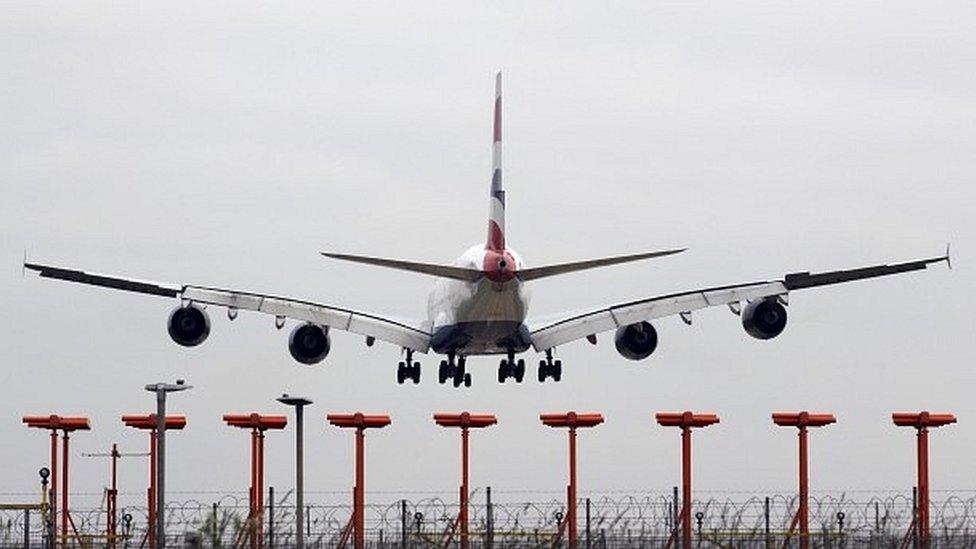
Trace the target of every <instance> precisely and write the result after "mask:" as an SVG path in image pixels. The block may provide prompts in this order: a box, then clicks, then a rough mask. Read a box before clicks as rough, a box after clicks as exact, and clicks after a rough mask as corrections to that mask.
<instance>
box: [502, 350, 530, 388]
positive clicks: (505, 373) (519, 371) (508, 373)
mask: <svg viewBox="0 0 976 549" xmlns="http://www.w3.org/2000/svg"><path fill="white" fill-rule="evenodd" d="M524 377H525V360H523V359H521V358H520V359H518V361H516V360H515V353H513V352H509V353H508V358H507V359H504V358H503V359H502V361H501V363H500V364H499V365H498V383H505V380H507V379H508V378H512V379H514V380H515V382H516V383H522V379H523V378H524Z"/></svg>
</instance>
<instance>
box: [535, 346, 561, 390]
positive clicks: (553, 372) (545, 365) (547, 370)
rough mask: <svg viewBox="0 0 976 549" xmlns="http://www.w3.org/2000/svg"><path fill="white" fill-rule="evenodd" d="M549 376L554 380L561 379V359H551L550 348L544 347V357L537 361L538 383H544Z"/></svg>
mask: <svg viewBox="0 0 976 549" xmlns="http://www.w3.org/2000/svg"><path fill="white" fill-rule="evenodd" d="M550 377H551V378H552V380H553V381H556V382H558V381H559V380H561V379H562V377H563V361H561V360H553V359H552V349H546V359H545V360H540V361H539V383H544V382H545V381H546V378H550Z"/></svg>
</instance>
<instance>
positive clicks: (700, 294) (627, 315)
mask: <svg viewBox="0 0 976 549" xmlns="http://www.w3.org/2000/svg"><path fill="white" fill-rule="evenodd" d="M942 261H945V262H946V263H949V255H948V251H947V252H946V255H945V256H942V257H935V258H930V259H920V260H917V261H908V262H905V263H896V264H893V265H875V266H870V267H862V268H859V269H848V270H841V271H828V272H822V273H812V274H811V273H809V272H801V273H792V274H788V275H786V276H785V277H783V279H782V280H770V281H763V282H752V283H747V284H735V285H731V286H718V287H714V288H704V289H701V290H691V291H687V292H680V293H675V294H668V295H662V296H657V297H651V298H648V299H641V300H637V301H631V302H629V303H621V304H618V305H612V306H610V307H606V308H604V309H598V310H596V311H591V312H589V313H585V314H580V315H575V316H571V317H568V318H564V319H562V320H559V321H556V322H550V323H547V324H543V325H539V326H534V327H532V328H531V334H532V346H533V347H534V348H535V350H536V351H545V350H547V349H552V348H553V347H556V346H557V345H562V344H564V343H568V342H570V341H575V340H577V339H582V338H584V337H588V336H592V335H595V334H598V333H601V332H606V331H609V330H614V329H617V328H620V327H622V326H627V325H628V324H634V323H636V322H642V321H649V320H653V319H655V318H662V317H666V316H671V315H675V314H680V315H682V316H683V317H684V319H685V321H686V322H690V318H691V317H690V314H691V311H695V310H698V309H704V308H706V307H714V306H717V305H728V306H730V307H732V306H735V305H737V304H739V303H742V302H745V301H753V300H757V299H763V298H768V297H781V298H782V299H783V301H785V300H786V296H787V294H789V292H790V291H792V290H801V289H805V288H815V287H817V286H828V285H831V284H839V283H842V282H850V281H853V280H863V279H867V278H875V277H879V276H887V275H893V274H898V273H906V272H910V271H918V270H922V269H925V268H927V267H928V266H929V265H930V264H933V263H939V262H942Z"/></svg>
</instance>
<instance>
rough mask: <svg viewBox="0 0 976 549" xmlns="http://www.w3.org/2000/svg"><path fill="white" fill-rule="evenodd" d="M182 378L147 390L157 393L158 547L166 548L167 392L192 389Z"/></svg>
mask: <svg viewBox="0 0 976 549" xmlns="http://www.w3.org/2000/svg"><path fill="white" fill-rule="evenodd" d="M192 388H193V386H192V385H187V384H186V383H185V382H184V381H183V380H182V379H177V380H176V383H175V384H173V383H165V382H159V383H150V384H149V385H146V390H147V391H149V392H151V393H156V448H157V451H158V452H159V455H158V456H157V463H156V549H165V548H166V532H165V530H164V528H165V522H166V394H167V393H175V392H178V391H185V390H187V389H192Z"/></svg>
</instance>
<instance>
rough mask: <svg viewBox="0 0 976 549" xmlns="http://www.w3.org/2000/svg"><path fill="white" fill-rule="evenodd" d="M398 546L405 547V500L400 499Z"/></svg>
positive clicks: (402, 548) (404, 548)
mask: <svg viewBox="0 0 976 549" xmlns="http://www.w3.org/2000/svg"><path fill="white" fill-rule="evenodd" d="M400 547H401V549H407V500H405V499H401V500H400Z"/></svg>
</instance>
